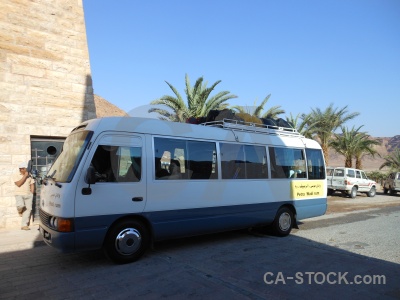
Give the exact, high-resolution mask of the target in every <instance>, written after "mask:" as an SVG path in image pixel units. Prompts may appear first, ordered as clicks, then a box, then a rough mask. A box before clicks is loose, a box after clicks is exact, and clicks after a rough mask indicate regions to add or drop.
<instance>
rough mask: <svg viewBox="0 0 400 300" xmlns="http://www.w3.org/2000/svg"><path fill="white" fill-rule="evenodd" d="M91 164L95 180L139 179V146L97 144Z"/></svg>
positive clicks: (118, 180) (131, 180) (128, 180)
mask: <svg viewBox="0 0 400 300" xmlns="http://www.w3.org/2000/svg"><path fill="white" fill-rule="evenodd" d="M91 165H92V166H93V167H94V169H95V173H96V181H97V182H137V181H140V178H141V148H139V147H120V146H109V145H99V146H98V147H97V149H96V152H95V154H94V156H93V159H92V162H91Z"/></svg>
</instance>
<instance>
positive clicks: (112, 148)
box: [75, 134, 146, 226]
mask: <svg viewBox="0 0 400 300" xmlns="http://www.w3.org/2000/svg"><path fill="white" fill-rule="evenodd" d="M143 145H144V136H142V135H121V134H120V135H116V134H105V135H103V136H102V137H100V138H99V139H98V141H96V143H95V144H94V145H93V146H92V147H91V149H90V153H89V156H88V159H87V160H86V162H85V166H84V169H83V170H84V171H83V172H82V174H81V178H80V184H78V187H77V190H76V201H75V217H77V222H78V224H79V218H81V219H82V220H85V222H84V223H90V222H92V221H93V222H94V223H96V224H92V225H93V226H96V225H105V226H108V225H109V224H107V222H110V220H111V222H112V219H113V218H118V217H120V216H122V215H127V214H135V213H141V212H143V210H144V207H145V204H146V180H145V179H146V168H145V166H146V161H145V160H146V156H145V155H144V152H143ZM89 166H91V167H93V168H94V169H95V174H96V183H95V184H92V185H90V189H89V191H90V192H89V193H88V192H87V191H88V189H85V188H87V187H88V184H87V183H86V182H85V179H84V178H85V174H86V170H87V169H88V168H89ZM90 216H92V218H86V217H90ZM97 216H102V217H101V218H96V217H97ZM101 219H103V220H101ZM102 222H104V223H105V224H101V223H102ZM97 223H98V224H97ZM88 226H91V225H90V224H88Z"/></svg>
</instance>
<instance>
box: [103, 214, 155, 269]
mask: <svg viewBox="0 0 400 300" xmlns="http://www.w3.org/2000/svg"><path fill="white" fill-rule="evenodd" d="M149 241H150V238H149V233H148V230H147V228H146V226H145V225H144V224H143V223H142V222H140V221H137V220H125V221H121V222H119V223H117V224H116V225H114V226H113V227H112V228H111V229H110V231H109V232H108V234H107V236H106V239H105V241H104V246H103V249H104V252H105V254H106V256H107V257H108V258H109V259H111V260H112V261H113V262H115V263H118V264H126V263H130V262H134V261H136V260H138V259H139V258H140V257H141V256H142V255H143V254H144V253H145V251H146V250H147V248H148V246H149Z"/></svg>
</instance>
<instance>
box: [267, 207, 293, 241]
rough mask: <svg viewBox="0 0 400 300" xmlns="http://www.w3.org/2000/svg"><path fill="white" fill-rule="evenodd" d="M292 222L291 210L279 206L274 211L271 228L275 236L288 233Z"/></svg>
mask: <svg viewBox="0 0 400 300" xmlns="http://www.w3.org/2000/svg"><path fill="white" fill-rule="evenodd" d="M293 223H294V217H293V212H292V210H291V209H290V208H288V207H285V206H284V207H281V208H280V209H279V210H278V212H277V213H276V216H275V219H274V222H273V223H272V229H273V232H274V234H275V235H276V236H287V235H289V234H290V231H291V230H292V227H293Z"/></svg>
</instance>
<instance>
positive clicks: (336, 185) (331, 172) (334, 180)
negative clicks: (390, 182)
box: [326, 167, 400, 198]
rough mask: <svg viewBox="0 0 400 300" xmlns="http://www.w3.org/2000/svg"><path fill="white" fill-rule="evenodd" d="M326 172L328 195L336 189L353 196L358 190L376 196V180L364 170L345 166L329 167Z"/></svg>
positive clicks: (369, 195)
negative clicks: (369, 176)
mask: <svg viewBox="0 0 400 300" xmlns="http://www.w3.org/2000/svg"><path fill="white" fill-rule="evenodd" d="M326 173H327V179H328V195H332V194H333V193H334V192H335V191H340V192H342V193H343V194H345V195H347V196H350V197H351V198H355V197H356V196H357V192H360V193H365V194H367V195H368V197H374V196H375V194H376V182H375V181H374V180H371V179H368V177H367V175H366V174H365V172H364V171H362V170H358V169H353V168H345V167H327V168H326ZM399 187H400V185H399Z"/></svg>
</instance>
